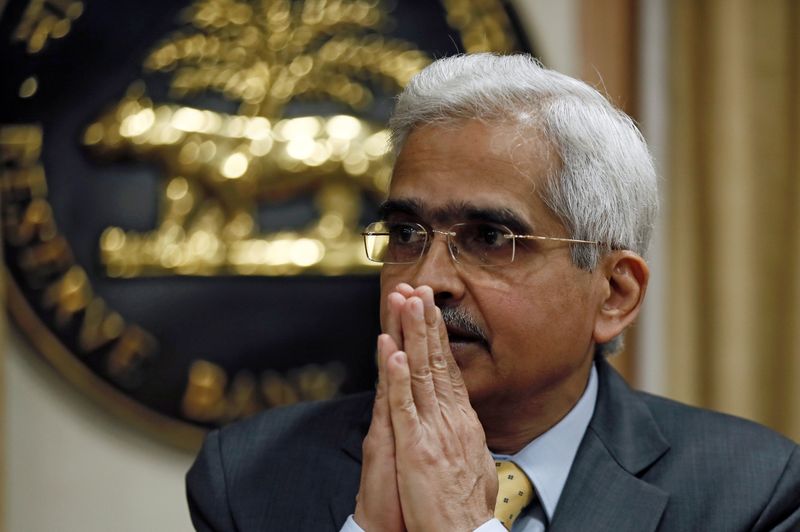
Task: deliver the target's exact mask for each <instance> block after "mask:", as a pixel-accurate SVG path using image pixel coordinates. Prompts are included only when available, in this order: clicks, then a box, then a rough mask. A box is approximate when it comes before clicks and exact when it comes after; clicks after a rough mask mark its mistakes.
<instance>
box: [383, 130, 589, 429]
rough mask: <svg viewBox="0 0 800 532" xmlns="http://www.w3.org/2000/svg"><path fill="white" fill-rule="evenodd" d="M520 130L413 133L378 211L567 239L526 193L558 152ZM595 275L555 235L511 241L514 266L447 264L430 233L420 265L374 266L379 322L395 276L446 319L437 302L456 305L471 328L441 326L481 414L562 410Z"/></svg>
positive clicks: (579, 357) (575, 389) (436, 224)
mask: <svg viewBox="0 0 800 532" xmlns="http://www.w3.org/2000/svg"><path fill="white" fill-rule="evenodd" d="M526 137H528V138H527V139H523V138H522V137H521V135H520V133H519V130H518V128H517V126H515V125H507V124H506V125H504V124H494V125H492V124H485V123H481V122H479V121H475V120H468V121H463V122H458V123H456V124H448V125H444V126H438V125H437V126H424V127H420V128H417V129H415V130H414V131H413V132H412V133H411V135H410V136H409V137H408V139H407V141H406V143H405V145H404V147H403V149H402V151H401V153H400V154H399V156H398V160H397V163H396V165H395V170H394V176H393V179H392V183H391V187H390V191H389V198H388V201H387V203H386V204H385V209H384V210H385V212H384V217H385V219H387V220H389V221H414V222H419V223H421V224H422V225H423V226H425V227H428V228H434V229H439V230H446V229H448V228H449V227H450V226H451V225H453V224H455V223H459V222H464V221H468V220H479V221H488V222H495V223H497V222H499V223H502V224H503V225H506V226H507V227H509V228H510V229H511V230H512V231H513V232H514V233H516V234H536V235H543V236H555V237H568V236H569V235H568V234H567V231H566V230H565V228H564V226H563V225H562V224H561V223H560V221H559V220H558V218H557V217H556V216H555V215H554V214H553V213H552V212H550V210H549V209H548V208H547V207H546V206H545V204H544V202H543V201H542V200H541V199H540V197H539V195H538V194H537V192H536V191H537V190H541V189H542V188H543V186H544V179H545V176H546V175H547V173H548V171H550V170H551V169H552V168H553V167H554V165H557V164H558V162H557V159H556V157H555V156H554V154H553V152H552V150H551V149H550V148H549V147H547V145H546V144H545V143H543V142H542V141H541V140H540V139H536V138H530V137H531V135H530V134H527V135H526ZM603 281H604V279H603V278H602V275H601V274H599V273H596V272H595V273H589V272H586V271H584V270H581V269H579V268H577V267H575V266H574V265H573V264H572V262H571V260H570V252H569V246H568V245H566V244H563V243H562V244H557V243H552V242H551V243H547V244H543V243H537V241H533V240H528V241H525V240H521V239H518V240H517V256H516V258H515V260H514V262H513V263H511V264H508V265H505V266H499V267H480V266H470V265H463V264H459V263H455V262H454V261H453V260H452V258H451V256H450V254H449V252H448V249H447V245H446V242H445V239H444V238H443V237H442V235H441V234H436V235H435V237H434V240H433V243H432V245H431V247H430V248H429V250H428V252H427V254H426V255H424V256H423V258H422V259H421V260H420V261H419V262H418V263H416V264H407V265H406V264H402V265H385V266H384V267H383V269H382V271H381V321H382V323H384V324H385V323H386V322H385V316H384V313H385V309H386V298H387V296H388V294H389V293H390V292H392V291H393V290H394V288H395V287H396V286H397V285H398V284H399V283H401V282H405V283H408V284H410V285H411V286H413V287H417V286H420V285H428V286H430V287H431V288H432V289H433V291H434V295H435V299H436V303H437V305H438V306H439V307H440V308H442V309H444V315H445V321H446V322H447V321H448V319H447V317H448V315H449V312H448V311H447V309H448V308H452V309H458V310H459V311H461V312H462V313H464V314H466V316H467V317H468V321H470V322H472V324H473V325H475V326H477V328H478V330H480V331H481V334H480V335H476V334H475V333H474V331H473V332H468V330H469V327H467V328H466V330H465V327H464V326H463V325H462V326H450V327H448V332H449V333H450V334H449V336H450V347H451V349H452V351H453V355H454V357H455V359H456V361H457V362H458V365H459V367H460V368H461V372H462V375H463V377H464V381H465V383H466V386H467V389H468V391H469V394H470V399H471V401H472V404H473V406H474V407H475V408H476V410H478V412H479V414H480V415H483V413H486V412H488V413H491V412H492V411H493V409H496V408H500V407H509V406H513V405H522V404H527V405H530V404H531V402H533V403H534V404H535V403H537V402H538V403H540V407H541V408H547V406H545V405H550V406H553V405H554V402H555V403H556V404H559V405H560V406H561V404H562V403H563V406H565V407H570V406H571V405H572V404H574V401H575V400H577V397H579V396H580V395H581V393H582V392H583V388H584V386H585V384H586V378H587V376H588V372H589V368H590V366H591V360H592V353H593V341H592V334H593V326H594V320H595V316H596V314H597V312H598V309H599V308H600V306H601V305H602V300H603V293H604V288H603V286H604V284H603ZM480 337H482V338H480ZM534 408H535V407H534Z"/></svg>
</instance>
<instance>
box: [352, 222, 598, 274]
mask: <svg viewBox="0 0 800 532" xmlns="http://www.w3.org/2000/svg"><path fill="white" fill-rule="evenodd" d="M436 233H438V234H440V235H442V236H444V237H445V239H446V241H447V248H448V249H449V250H450V256H451V257H452V258H453V260H454V261H455V262H458V263H461V264H470V265H476V266H503V265H506V264H511V263H512V262H514V258H515V257H516V255H517V245H516V244H517V240H518V239H522V240H540V241H553V242H565V243H569V244H594V245H599V244H600V242H595V241H592V240H578V239H574V238H560V237H553V236H539V235H518V234H515V233H514V232H513V231H512V230H511V229H509V228H508V227H506V226H505V225H502V224H498V223H493V222H485V221H470V222H462V223H457V224H454V225H452V226H450V228H449V229H447V230H440V229H428V228H426V227H425V226H423V225H422V224H419V223H416V222H375V223H372V224H370V225H368V226H367V227H366V229H364V232H363V233H361V234H362V235H363V237H364V246H365V249H366V251H367V258H368V259H369V260H371V261H373V262H380V263H382V264H414V263H416V262H418V261H419V260H420V259H421V258H422V256H423V255H425V253H426V252H427V250H428V248H429V247H430V242H432V241H433V236H434V235H435V234H436Z"/></svg>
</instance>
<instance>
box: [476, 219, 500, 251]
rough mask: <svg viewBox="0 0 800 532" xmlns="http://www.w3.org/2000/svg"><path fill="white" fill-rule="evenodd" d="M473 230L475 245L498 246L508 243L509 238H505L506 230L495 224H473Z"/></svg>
mask: <svg viewBox="0 0 800 532" xmlns="http://www.w3.org/2000/svg"><path fill="white" fill-rule="evenodd" d="M473 231H474V234H473V239H474V241H475V244H477V245H480V246H484V247H500V246H505V245H507V244H508V243H509V240H508V239H507V238H505V233H506V231H504V230H503V229H501V228H500V227H497V226H496V225H493V224H487V223H481V224H475V226H474V229H473Z"/></svg>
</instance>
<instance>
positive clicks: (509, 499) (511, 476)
mask: <svg viewBox="0 0 800 532" xmlns="http://www.w3.org/2000/svg"><path fill="white" fill-rule="evenodd" d="M495 465H496V466H497V481H498V487H497V503H496V504H495V507H494V516H495V517H496V518H497V519H499V520H500V522H501V523H503V526H504V527H506V528H507V529H508V530H511V527H512V526H513V525H514V521H515V520H516V519H517V517H519V515H520V514H521V513H522V510H523V509H524V508H525V507H526V506H528V505H529V504H530V503H531V501H532V500H533V495H534V493H533V486H532V485H531V481H530V480H529V479H528V475H526V474H525V473H524V472H523V471H522V469H520V468H519V466H518V465H517V464H515V463H514V462H509V461H503V462H495Z"/></svg>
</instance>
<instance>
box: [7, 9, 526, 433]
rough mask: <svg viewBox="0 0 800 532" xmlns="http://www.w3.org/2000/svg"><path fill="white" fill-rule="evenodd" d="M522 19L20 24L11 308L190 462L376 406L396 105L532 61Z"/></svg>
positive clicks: (75, 372)
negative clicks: (496, 67)
mask: <svg viewBox="0 0 800 532" xmlns="http://www.w3.org/2000/svg"><path fill="white" fill-rule="evenodd" d="M515 28H516V26H515V23H514V18H513V16H512V13H510V12H509V11H508V9H507V8H506V7H505V6H504V4H503V3H501V2H500V0H481V1H474V2H473V1H470V0H444V1H442V2H441V3H437V2H430V1H428V0H414V1H402V2H397V3H389V2H383V1H379V0H304V1H302V0H295V1H288V0H258V1H256V0H198V1H195V2H190V1H186V0H159V1H154V0H148V1H142V0H119V1H115V2H93V1H77V0H19V1H14V0H11V1H9V2H7V3H6V4H5V6H3V4H2V3H0V37H2V40H1V41H0V65H2V72H3V76H2V79H0V101H1V102H2V107H0V160H1V161H2V166H0V198H1V200H2V231H3V245H4V259H5V264H6V273H7V275H6V278H7V284H8V300H9V301H8V302H9V307H10V311H11V314H12V316H13V318H14V320H15V322H16V323H17V325H18V327H19V328H20V330H21V331H22V332H23V333H24V334H25V335H26V336H27V337H28V339H29V340H30V342H31V343H32V344H33V346H34V347H35V348H36V349H37V351H39V352H40V353H41V354H42V355H43V356H44V357H45V358H46V359H47V360H48V361H49V362H50V363H51V364H52V365H53V366H54V367H55V368H56V369H57V370H58V371H60V372H61V373H62V374H63V375H64V376H65V377H66V378H68V379H70V380H71V381H72V382H73V383H75V384H76V385H78V386H79V387H80V388H82V389H83V390H85V391H86V392H88V393H90V394H91V395H92V396H93V397H94V398H95V399H96V400H97V401H99V402H101V403H102V404H103V405H105V406H107V407H108V408H111V409H113V411H114V412H116V413H118V414H119V415H120V416H123V417H125V418H126V419H129V420H131V421H132V422H135V423H137V424H139V425H140V426H143V427H146V428H149V429H151V430H153V431H155V432H156V433H157V434H159V435H160V436H162V437H163V438H166V439H167V440H169V441H171V442H173V443H176V444H178V445H182V446H186V447H195V446H197V445H198V443H199V441H200V439H201V437H202V435H203V433H204V431H205V430H206V429H208V428H210V427H214V426H218V425H221V424H224V423H228V422H230V421H233V420H236V419H238V418H241V417H243V416H247V415H249V414H252V413H254V412H257V411H259V410H261V409H264V408H270V407H274V406H279V405H284V404H290V403H293V402H297V401H301V400H316V399H326V398H330V397H333V396H336V395H338V394H344V393H350V392H355V391H360V390H366V389H369V388H371V387H372V385H373V380H374V363H373V352H374V339H375V337H376V334H377V332H378V328H379V324H378V312H377V307H378V299H379V295H378V278H377V269H376V267H375V265H374V264H371V263H370V262H369V261H367V260H366V258H365V256H364V253H363V248H362V246H363V244H362V242H361V236H360V230H361V227H363V226H364V225H365V224H366V223H368V222H369V221H372V220H373V219H374V217H375V213H376V206H377V205H378V204H379V202H380V201H381V198H382V196H383V195H384V194H385V191H386V188H387V186H388V182H389V177H390V172H391V164H392V161H391V153H390V152H389V149H388V145H387V140H388V134H387V131H386V130H385V122H386V120H387V118H388V115H389V112H390V110H391V103H392V98H393V96H394V95H395V94H396V93H397V92H398V91H399V90H400V89H401V88H402V87H403V85H404V84H405V83H406V82H407V81H408V79H409V78H410V77H411V76H413V75H414V74H415V73H416V72H418V71H419V70H420V69H421V68H423V67H424V66H425V65H426V64H428V62H430V60H431V58H433V57H440V56H443V55H447V54H449V53H455V52H461V51H478V50H492V51H498V52H504V51H511V50H514V49H518V48H519V47H520V44H519V43H521V42H523V41H524V40H523V39H522V38H521V36H520V33H519V32H518V31H517V30H516V29H515Z"/></svg>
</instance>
